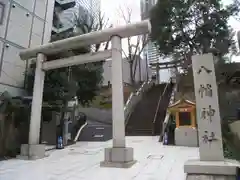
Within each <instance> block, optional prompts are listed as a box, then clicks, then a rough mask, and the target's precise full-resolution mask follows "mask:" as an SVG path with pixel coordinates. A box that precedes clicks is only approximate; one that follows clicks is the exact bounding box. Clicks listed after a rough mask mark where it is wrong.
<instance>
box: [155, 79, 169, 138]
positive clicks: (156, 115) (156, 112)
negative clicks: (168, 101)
mask: <svg viewBox="0 0 240 180" xmlns="http://www.w3.org/2000/svg"><path fill="white" fill-rule="evenodd" d="M169 84H170V80H169V81H168V82H167V84H166V86H165V88H164V90H163V93H162V92H160V95H159V99H158V104H157V108H156V111H155V115H154V119H153V123H152V125H153V127H152V134H153V135H154V134H155V124H156V121H157V118H158V111H159V108H160V104H161V101H162V98H163V97H164V95H165V93H166V91H167V89H168V86H169Z"/></svg>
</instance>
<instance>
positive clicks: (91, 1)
mask: <svg viewBox="0 0 240 180" xmlns="http://www.w3.org/2000/svg"><path fill="white" fill-rule="evenodd" d="M73 1H74V3H75V6H74V7H71V8H68V9H63V10H62V11H61V12H60V13H59V19H60V21H61V23H62V26H61V27H60V28H58V33H61V32H64V31H67V30H71V29H72V28H73V27H74V19H75V18H76V15H77V16H86V15H87V16H89V17H90V16H92V17H93V18H94V19H95V21H96V22H97V19H98V17H99V12H100V7H101V0H73ZM55 11H56V9H55Z"/></svg>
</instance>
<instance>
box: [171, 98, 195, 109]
mask: <svg viewBox="0 0 240 180" xmlns="http://www.w3.org/2000/svg"><path fill="white" fill-rule="evenodd" d="M195 105H196V104H195V103H194V102H192V101H190V100H187V99H184V98H181V99H180V100H178V101H176V102H174V103H173V104H171V105H169V106H168V109H172V108H178V107H179V106H192V107H193V106H195Z"/></svg>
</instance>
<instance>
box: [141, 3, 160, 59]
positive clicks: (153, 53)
mask: <svg viewBox="0 0 240 180" xmlns="http://www.w3.org/2000/svg"><path fill="white" fill-rule="evenodd" d="M156 3H157V0H141V19H142V20H145V19H148V18H149V13H150V10H151V9H152V8H153V6H154V5H155V4H156ZM144 54H145V56H146V57H147V59H148V62H149V63H154V62H158V59H159V56H158V51H157V47H156V46H155V44H154V43H152V42H151V41H150V42H149V43H148V44H147V45H146V47H145V49H144Z"/></svg>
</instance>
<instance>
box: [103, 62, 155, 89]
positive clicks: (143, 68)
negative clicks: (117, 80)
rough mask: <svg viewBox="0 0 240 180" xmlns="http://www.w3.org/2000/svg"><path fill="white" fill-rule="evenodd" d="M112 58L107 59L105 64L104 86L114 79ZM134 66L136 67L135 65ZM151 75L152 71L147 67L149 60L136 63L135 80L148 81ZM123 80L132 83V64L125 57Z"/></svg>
mask: <svg viewBox="0 0 240 180" xmlns="http://www.w3.org/2000/svg"><path fill="white" fill-rule="evenodd" d="M111 67H112V60H111V59H109V60H106V61H105V62H104V64H103V86H107V85H108V83H110V84H111V81H112V68H111ZM133 67H135V66H134V65H133ZM149 77H151V71H150V69H149V68H148V67H147V62H146V61H145V60H144V59H141V60H140V64H139V63H138V64H137V65H136V73H135V81H136V82H139V81H146V80H148V78H149ZM123 82H124V83H126V84H131V76H130V64H129V62H128V61H127V59H126V58H124V59H123Z"/></svg>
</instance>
